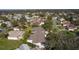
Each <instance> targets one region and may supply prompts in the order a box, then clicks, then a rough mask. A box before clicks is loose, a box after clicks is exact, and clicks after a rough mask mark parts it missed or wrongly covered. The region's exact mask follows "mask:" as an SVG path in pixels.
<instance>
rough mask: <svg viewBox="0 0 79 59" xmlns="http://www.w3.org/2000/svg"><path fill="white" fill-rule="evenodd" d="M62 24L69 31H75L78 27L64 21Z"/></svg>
mask: <svg viewBox="0 0 79 59" xmlns="http://www.w3.org/2000/svg"><path fill="white" fill-rule="evenodd" d="M61 24H62V25H63V26H64V27H65V28H66V29H68V30H69V31H74V30H76V29H77V27H76V26H75V25H74V24H71V23H70V22H69V21H63V22H62V23H61Z"/></svg>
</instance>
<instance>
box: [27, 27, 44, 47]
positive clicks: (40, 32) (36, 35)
mask: <svg viewBox="0 0 79 59" xmlns="http://www.w3.org/2000/svg"><path fill="white" fill-rule="evenodd" d="M27 41H28V42H30V43H33V44H35V45H37V46H39V48H44V45H43V44H42V43H44V42H45V30H44V29H43V28H41V27H35V28H33V30H32V34H31V35H30V37H29V39H28V40H27Z"/></svg>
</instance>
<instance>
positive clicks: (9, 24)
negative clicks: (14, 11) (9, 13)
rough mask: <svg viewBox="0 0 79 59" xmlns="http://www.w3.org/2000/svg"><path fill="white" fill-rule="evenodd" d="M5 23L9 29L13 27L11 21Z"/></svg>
mask: <svg viewBox="0 0 79 59" xmlns="http://www.w3.org/2000/svg"><path fill="white" fill-rule="evenodd" d="M3 23H5V24H6V25H7V27H12V24H11V22H10V21H5V22H3Z"/></svg>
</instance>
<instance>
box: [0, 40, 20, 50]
mask: <svg viewBox="0 0 79 59" xmlns="http://www.w3.org/2000/svg"><path fill="white" fill-rule="evenodd" d="M20 45H21V41H16V40H7V39H0V50H13V49H16V48H18V47H19V46H20Z"/></svg>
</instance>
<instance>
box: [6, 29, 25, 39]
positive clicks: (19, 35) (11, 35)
mask: <svg viewBox="0 0 79 59" xmlns="http://www.w3.org/2000/svg"><path fill="white" fill-rule="evenodd" d="M8 34H9V36H8V39H9V40H20V39H21V38H22V36H23V34H24V32H23V31H19V30H15V31H10V32H9V33H8Z"/></svg>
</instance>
